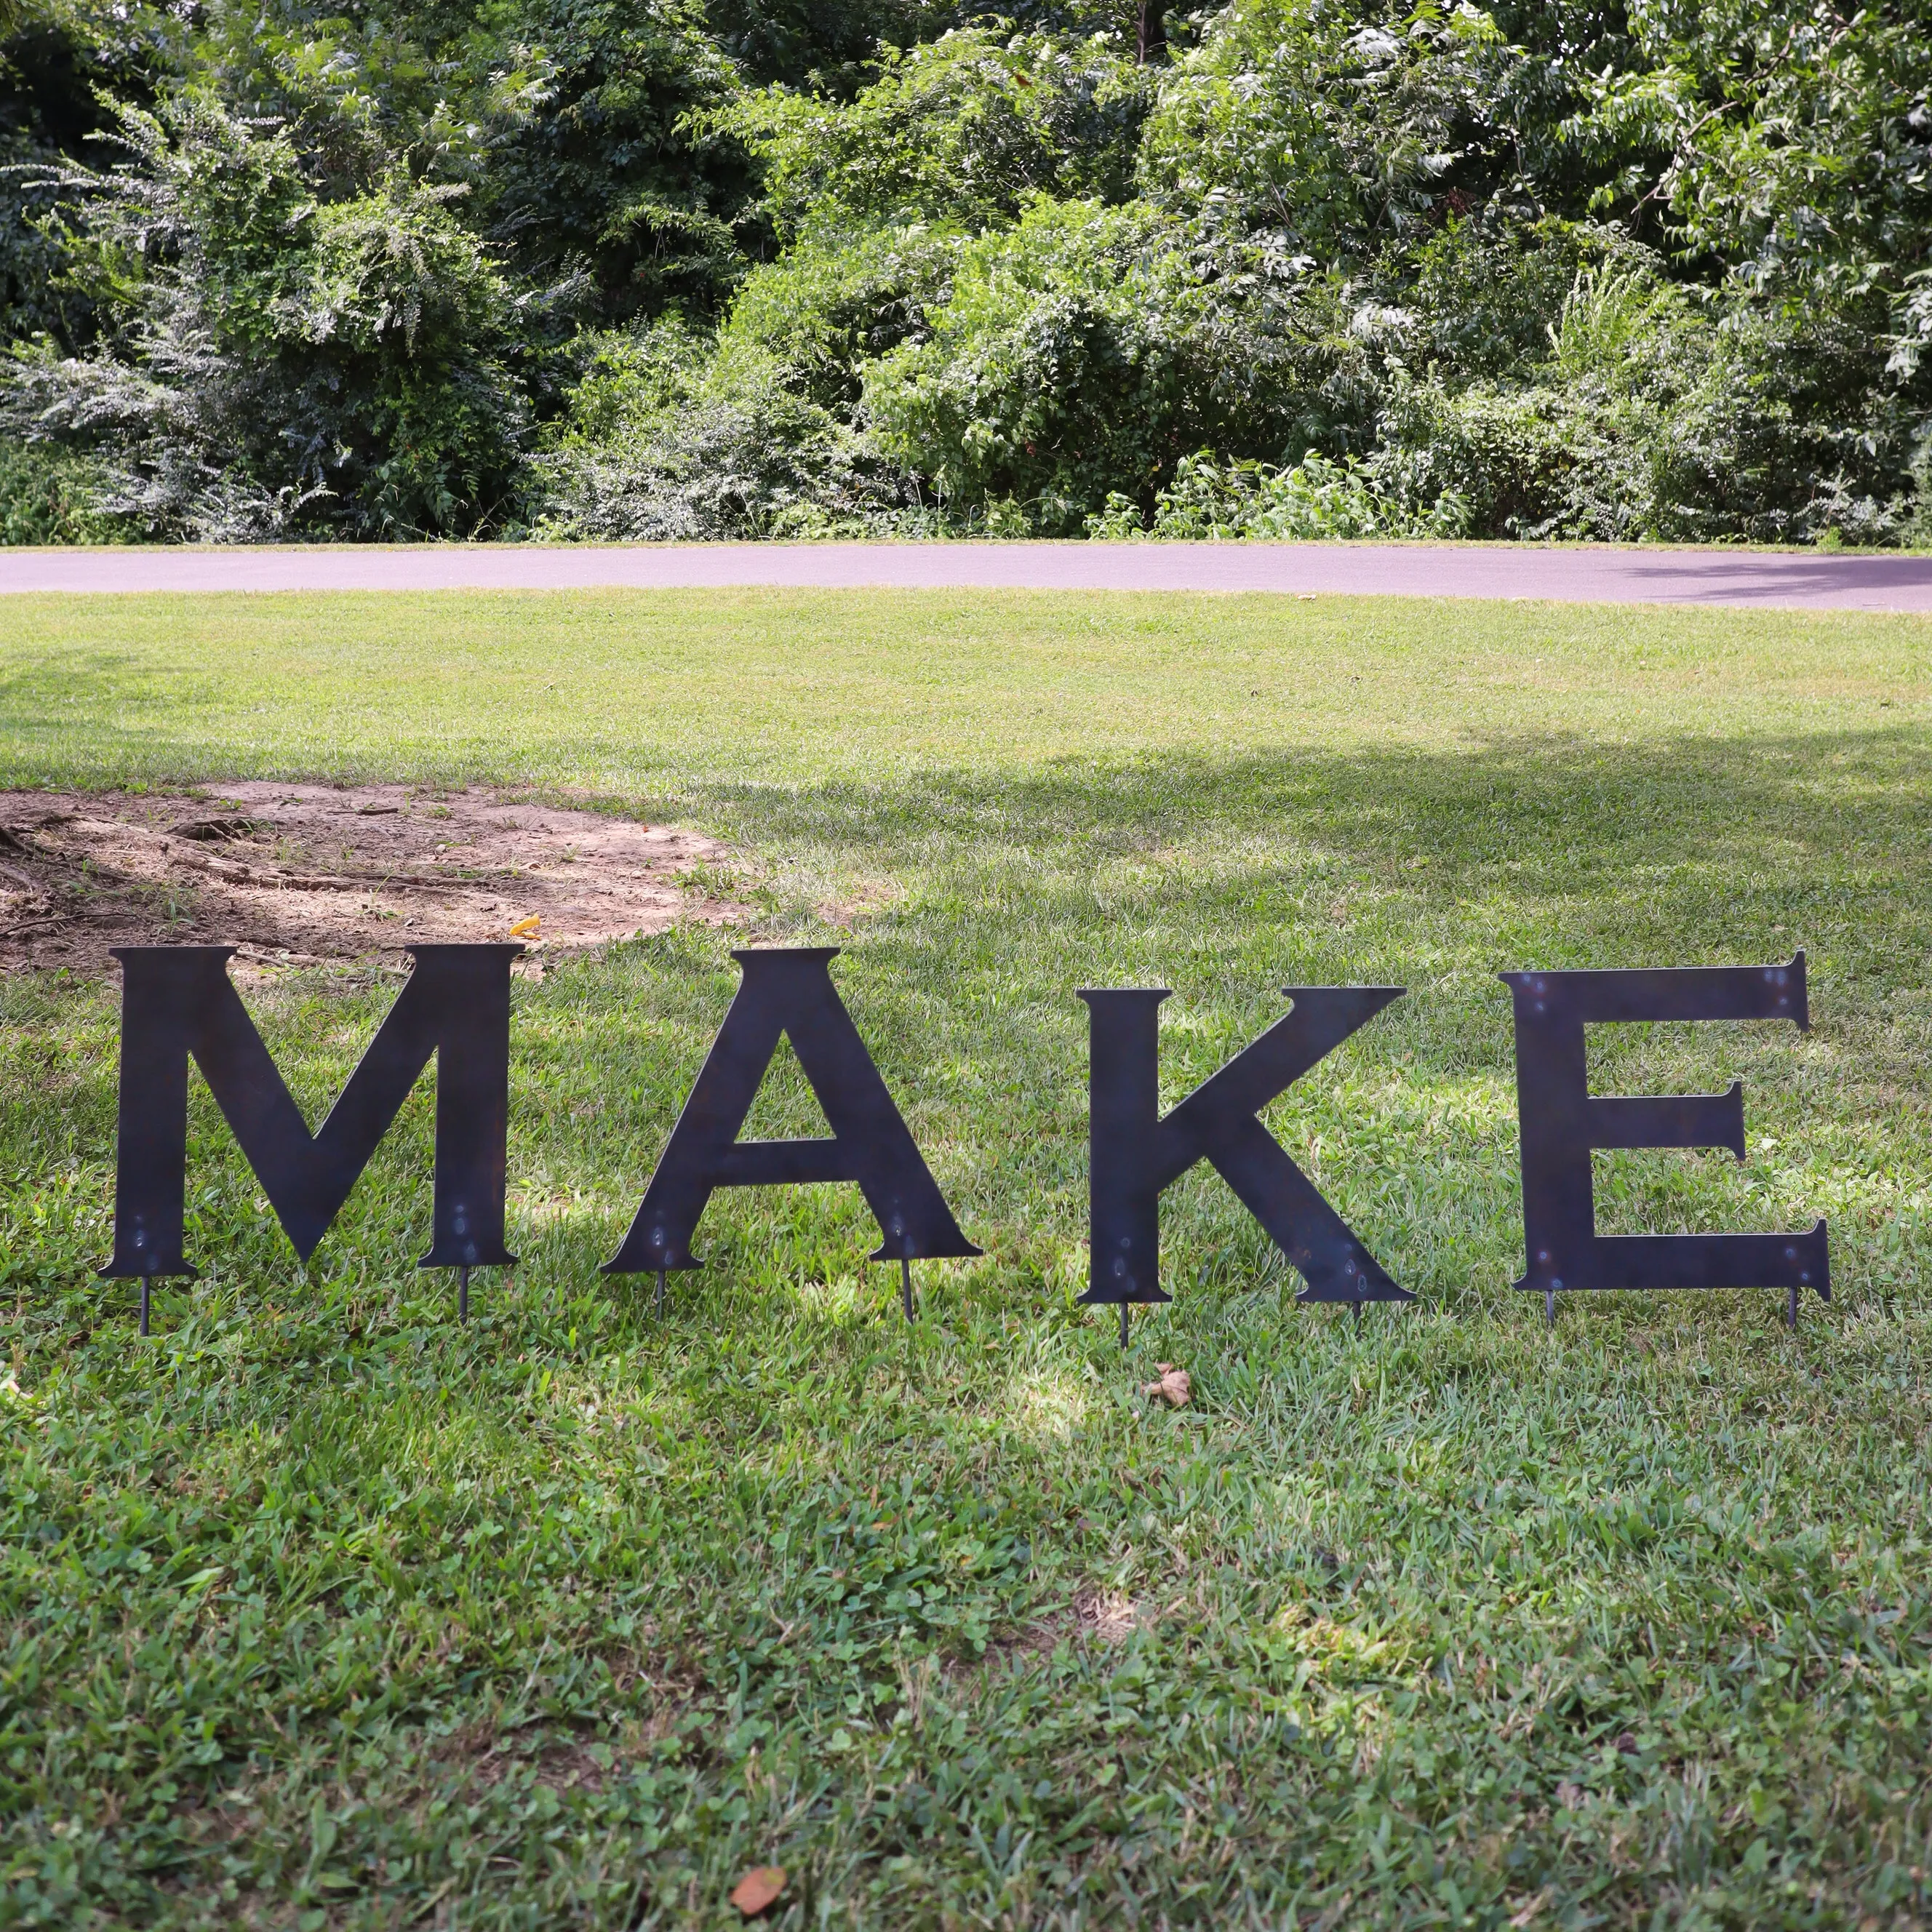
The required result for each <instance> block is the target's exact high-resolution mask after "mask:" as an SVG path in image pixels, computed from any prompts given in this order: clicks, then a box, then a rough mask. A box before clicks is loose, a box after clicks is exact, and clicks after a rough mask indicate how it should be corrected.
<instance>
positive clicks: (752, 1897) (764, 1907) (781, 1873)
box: [731, 1865, 785, 1918]
mask: <svg viewBox="0 0 1932 1932" xmlns="http://www.w3.org/2000/svg"><path fill="white" fill-rule="evenodd" d="M784 1888H785V1868H784V1866H783V1865H754V1866H753V1867H752V1868H751V1870H749V1871H748V1872H747V1873H745V1876H743V1877H742V1878H741V1879H739V1881H738V1882H737V1884H736V1885H735V1886H734V1887H733V1888H732V1892H731V1903H733V1905H735V1906H736V1907H737V1908H738V1909H739V1911H740V1912H742V1913H743V1914H744V1915H745V1917H746V1918H757V1915H758V1914H759V1913H760V1912H769V1910H770V1909H772V1906H774V1905H775V1904H776V1903H778V1894H780V1893H781V1892H782V1891H784Z"/></svg>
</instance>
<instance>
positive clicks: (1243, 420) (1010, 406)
mask: <svg viewBox="0 0 1932 1932" xmlns="http://www.w3.org/2000/svg"><path fill="white" fill-rule="evenodd" d="M1278 269H1279V265H1278V264H1277V263H1274V262H1272V261H1271V260H1269V259H1268V258H1267V257H1265V256H1262V255H1260V254H1257V253H1256V251H1253V250H1249V249H1235V248H1229V247H1227V246H1226V245H1221V244H1218V243H1217V242H1215V241H1214V239H1213V238H1211V237H1206V236H1202V233H1200V231H1199V229H1196V228H1195V227H1193V226H1191V225H1190V224H1188V223H1185V222H1183V221H1181V220H1180V219H1178V217H1175V216H1173V215H1172V214H1167V213H1165V212H1163V211H1161V210H1159V209H1157V208H1152V207H1150V206H1148V205H1146V204H1145V203H1139V204H1135V205H1132V206H1129V207H1126V208H1107V207H1105V206H1103V205H1101V204H1100V203H1098V202H1091V201H1089V202H1055V201H1050V200H1047V199H1039V200H1037V201H1035V202H1034V203H1032V204H1031V206H1029V207H1028V209H1027V211H1026V212H1025V214H1024V215H1023V216H1022V218H1021V220H1019V223H1017V224H1016V226H1014V227H1013V229H1010V230H1005V231H1001V232H998V233H992V234H989V235H987V236H983V237H982V238H981V239H980V240H979V241H977V242H975V243H974V244H973V245H971V246H969V247H968V248H966V249H965V250H964V251H962V254H961V257H960V259H959V267H958V269H957V271H956V275H955V276H954V280H953V289H952V293H951V295H950V298H949V299H948V300H947V302H945V303H944V305H942V306H940V307H938V308H935V309H934V310H933V311H931V313H930V314H929V318H928V327H929V332H928V333H927V334H926V336H925V337H924V338H923V339H922V340H920V341H913V342H908V343H907V344H903V345H902V346H901V347H899V348H898V349H897V350H894V351H892V353H890V354H889V355H887V356H883V357H882V358H880V359H879V360H878V361H877V362H874V363H873V364H871V365H869V366H868V368H867V371H866V372H865V412H866V414H867V416H868V419H869V420H870V422H871V424H872V425H873V427H874V431H875V432H876V434H877V436H878V438H879V440H880V445H881V446H882V447H883V448H884V449H886V451H887V452H889V454H891V455H894V456H896V457H897V458H898V459H899V460H901V462H903V463H905V464H906V466H907V467H908V468H909V469H913V470H914V471H916V472H918V473H919V474H920V475H924V476H927V477H929V478H932V481H933V484H934V487H935V489H936V490H937V491H938V493H939V494H940V495H941V498H942V499H944V500H948V501H950V502H953V503H955V504H965V505H978V504H981V503H984V502H990V501H995V500H1002V499H1010V500H1011V501H1013V502H1016V503H1018V504H1019V505H1022V507H1023V508H1024V511H1025V517H1026V522H1027V526H1028V528H1029V529H1033V530H1034V531H1037V532H1042V533H1045V534H1049V535H1052V534H1061V533H1076V534H1077V533H1078V532H1079V531H1080V530H1081V529H1082V528H1084V526H1085V520H1086V518H1087V517H1088V514H1090V513H1091V512H1092V511H1096V510H1097V509H1098V508H1100V506H1101V505H1103V504H1104V503H1105V502H1106V500H1107V499H1108V497H1109V495H1110V494H1114V493H1121V494H1124V495H1127V496H1130V497H1133V498H1134V499H1136V500H1137V501H1142V502H1148V503H1151V502H1152V499H1153V498H1154V494H1155V493H1156V491H1157V490H1158V489H1159V487H1160V485H1161V484H1162V483H1163V481H1166V478H1168V477H1169V475H1171V474H1172V469H1173V466H1174V465H1175V463H1176V462H1178V460H1180V458H1181V457H1182V456H1183V455H1186V454H1188V453H1190V452H1193V451H1195V450H1197V449H1202V448H1203V447H1208V448H1220V449H1226V448H1228V447H1229V446H1230V444H1231V443H1232V444H1233V445H1234V446H1235V447H1237V448H1240V449H1254V448H1255V447H1256V446H1258V445H1259V446H1261V447H1262V448H1264V449H1270V452H1271V454H1272V453H1274V452H1279V451H1280V449H1281V448H1282V447H1283V446H1284V445H1286V444H1292V443H1294V442H1295V441H1296V440H1301V441H1302V442H1303V443H1304V446H1305V444H1306V441H1307V433H1308V431H1309V430H1310V428H1311V427H1312V426H1314V425H1320V426H1321V427H1322V428H1329V427H1331V426H1332V425H1333V423H1334V422H1335V420H1336V419H1337V418H1340V417H1346V416H1347V415H1348V413H1349V411H1350V410H1351V408H1352V407H1359V402H1360V398H1358V397H1355V396H1352V395H1351V393H1350V389H1349V380H1348V378H1349V374H1350V373H1351V370H1352V366H1353V365H1355V364H1356V363H1358V362H1359V357H1358V355H1357V354H1356V353H1355V349H1354V347H1353V346H1352V344H1350V343H1349V340H1348V338H1347V336H1346V332H1345V331H1344V329H1343V327H1342V326H1341V323H1340V314H1339V311H1338V310H1337V304H1336V299H1335V296H1336V292H1335V290H1334V288H1333V287H1332V286H1331V284H1328V283H1327V282H1325V281H1321V280H1319V279H1313V278H1304V277H1298V276H1295V275H1294V274H1293V273H1292V272H1287V273H1280V272H1277V271H1278Z"/></svg>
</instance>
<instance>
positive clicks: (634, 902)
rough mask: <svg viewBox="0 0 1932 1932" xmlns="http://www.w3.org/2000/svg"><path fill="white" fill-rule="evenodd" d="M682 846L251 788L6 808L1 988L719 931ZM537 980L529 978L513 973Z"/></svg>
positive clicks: (664, 834) (385, 800) (707, 844)
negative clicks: (229, 959) (212, 963)
mask: <svg viewBox="0 0 1932 1932" xmlns="http://www.w3.org/2000/svg"><path fill="white" fill-rule="evenodd" d="M727 856H728V854H727V852H726V850H725V848H724V847H722V846H721V845H719V844H716V843H715V841H712V840H710V839H708V838H701V837H700V836H698V835H697V834H696V833H694V832H674V831H671V830H669V829H666V828H665V827H664V826H652V825H640V824H639V823H637V821H636V820H632V819H626V818H616V817H610V816H609V815H608V814H605V813H603V812H595V811H568V810H565V809H562V808H559V807H557V806H555V805H526V804H521V803H518V802H515V801H514V800H512V799H508V798H505V797H504V796H501V795H499V794H498V793H494V792H490V791H487V790H454V791H441V790H428V789H424V788H419V787H412V786H405V785H359V786H347V787H335V786H332V785H317V784H269V783H265V782H260V781H253V780H251V781H237V782H236V783H234V784H228V785H224V786H222V787H220V788H219V789H218V790H217V789H212V788H211V789H208V790H196V791H194V792H192V793H175V794H162V793H145V794H129V793H116V792H84V793H65V792H47V791H11V792H0V970H5V971H15V970H18V969H20V968H25V967H37V968H57V967H67V968H70V969H71V970H72V971H75V972H78V973H86V974H106V973H108V972H110V971H112V970H113V965H114V962H113V959H111V958H110V956H109V948H110V947H115V946H153V945H167V944H196V945H210V944H221V945H233V946H235V947H237V949H238V952H239V960H240V962H241V963H242V965H244V966H245V967H246V966H247V965H257V966H263V967H266V966H270V965H312V964H314V963H316V962H319V961H321V960H325V959H371V958H372V957H377V956H383V955H388V956H390V957H391V958H392V959H394V960H395V963H397V964H398V965H400V964H401V963H402V962H401V958H400V956H401V951H402V949H403V948H404V947H406V946H413V945H416V944H419V943H420V942H422V941H480V940H502V939H508V938H517V939H520V940H522V941H523V942H524V944H526V945H527V946H529V947H530V948H531V953H530V954H529V956H528V963H529V966H530V968H532V970H536V971H541V959H542V958H543V957H544V955H546V954H550V955H554V954H555V953H557V952H559V950H568V949H572V948H580V947H593V946H598V945H602V944H605V943H607V942H608V941H612V940H616V939H628V938H632V937H633V936H634V935H637V934H640V933H649V932H661V931H662V930H663V929H664V928H665V927H666V926H670V925H673V924H674V923H676V922H678V921H679V920H695V921H698V922H703V923H706V924H710V925H723V924H726V923H728V922H730V921H732V920H733V919H735V918H736V917H738V916H741V915H742V911H743V908H742V907H738V906H735V905H733V904H730V903H729V902H727V901H724V900H721V899H718V898H712V897H711V896H709V895H708V894H707V893H706V892H705V891H704V890H703V888H702V886H700V883H699V882H698V880H697V879H695V878H694V877H692V876H691V874H692V870H693V868H694V867H697V866H699V865H702V864H703V863H705V862H715V861H717V860H719V859H724V858H726V857H727ZM525 963H526V962H519V965H524V964H525Z"/></svg>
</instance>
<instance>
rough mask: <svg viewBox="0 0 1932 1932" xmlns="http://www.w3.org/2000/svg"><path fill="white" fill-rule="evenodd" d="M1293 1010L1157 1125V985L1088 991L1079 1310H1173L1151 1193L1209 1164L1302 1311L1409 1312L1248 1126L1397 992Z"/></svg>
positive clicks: (1305, 1003) (1271, 1143)
mask: <svg viewBox="0 0 1932 1932" xmlns="http://www.w3.org/2000/svg"><path fill="white" fill-rule="evenodd" d="M1286 993H1287V996H1288V998H1289V999H1291V1000H1292V1001H1294V1002H1295V1005H1294V1009H1293V1010H1292V1012H1290V1013H1289V1015H1288V1016H1287V1017H1286V1019H1282V1020H1279V1021H1277V1022H1276V1023H1275V1025H1273V1026H1271V1028H1269V1029H1268V1031H1267V1032H1266V1033H1265V1034H1262V1037H1260V1039H1259V1040H1256V1041H1255V1042H1254V1043H1253V1045H1252V1046H1248V1047H1247V1048H1245V1049H1244V1050H1243V1051H1242V1052H1240V1053H1238V1054H1237V1055H1235V1058H1233V1059H1232V1060H1231V1061H1229V1062H1228V1064H1227V1065H1226V1066H1225V1067H1223V1068H1222V1069H1221V1070H1220V1071H1219V1072H1218V1073H1214V1074H1212V1075H1211V1076H1209V1077H1208V1079H1206V1080H1205V1081H1203V1082H1202V1084H1201V1085H1199V1087H1197V1088H1196V1089H1195V1090H1194V1091H1193V1093H1192V1094H1189V1095H1188V1097H1187V1099H1186V1100H1183V1101H1182V1102H1181V1103H1180V1105H1179V1106H1177V1107H1176V1108H1175V1109H1174V1111H1173V1112H1172V1113H1170V1114H1169V1115H1168V1116H1167V1118H1166V1119H1165V1120H1162V1119H1161V1118H1159V1116H1160V1003H1161V1001H1163V1000H1164V999H1166V998H1167V997H1168V995H1167V992H1166V990H1165V989H1162V988H1159V987H1133V988H1127V989H1100V988H1088V989H1083V990H1082V993H1081V995H1080V997H1081V998H1082V999H1083V1000H1085V1001H1086V1002H1087V1006H1088V1016H1089V1017H1088V1034H1089V1040H1090V1046H1089V1068H1090V1071H1089V1075H1088V1080H1089V1088H1090V1101H1089V1105H1090V1109H1091V1117H1090V1126H1089V1129H1088V1133H1089V1140H1090V1153H1091V1182H1090V1186H1091V1222H1092V1225H1091V1245H1092V1254H1091V1273H1090V1275H1089V1284H1090V1285H1089V1286H1088V1290H1087V1292H1086V1293H1085V1295H1082V1297H1081V1298H1080V1299H1081V1301H1082V1302H1083V1303H1091V1302H1118V1303H1120V1304H1121V1337H1122V1340H1123V1341H1124V1340H1125V1339H1126V1335H1127V1304H1129V1303H1131V1302H1137V1301H1141V1302H1160V1301H1169V1300H1171V1299H1172V1297H1170V1296H1169V1295H1167V1294H1166V1293H1165V1292H1163V1289H1162V1288H1161V1286H1160V1196H1161V1190H1163V1188H1165V1187H1167V1186H1169V1184H1170V1183H1172V1182H1173V1181H1177V1180H1178V1179H1179V1178H1180V1177H1181V1175H1184V1173H1186V1172H1187V1170H1188V1169H1190V1167H1192V1166H1193V1165H1194V1164H1195V1163H1196V1161H1200V1160H1205V1161H1208V1162H1209V1163H1211V1165H1212V1166H1214V1169H1215V1171H1216V1172H1217V1173H1218V1174H1219V1175H1220V1176H1221V1178H1222V1179H1223V1180H1224V1181H1226V1182H1227V1184H1228V1185H1229V1187H1232V1189H1233V1190H1235V1194H1236V1195H1237V1196H1238V1197H1239V1198H1240V1199H1241V1203H1242V1205H1243V1206H1244V1207H1245V1208H1247V1211H1249V1213H1250V1214H1252V1215H1253V1216H1254V1217H1255V1219H1256V1220H1258V1221H1259V1222H1260V1223H1261V1224H1262V1226H1263V1227H1264V1228H1265V1229H1267V1230H1268V1233H1269V1234H1270V1235H1271V1236H1272V1237H1273V1238H1274V1241H1275V1243H1276V1244H1277V1246H1278V1247H1280V1249H1281V1251H1282V1252H1283V1254H1285V1255H1286V1256H1287V1257H1288V1259H1289V1262H1291V1263H1292V1265H1293V1266H1294V1268H1295V1270H1296V1271H1297V1272H1298V1273H1299V1274H1301V1277H1303V1279H1304V1280H1305V1281H1306V1282H1307V1284H1308V1286H1307V1288H1306V1289H1304V1291H1303V1292H1302V1293H1301V1295H1300V1296H1299V1297H1298V1300H1300V1301H1345V1302H1349V1301H1352V1302H1355V1303H1356V1304H1361V1303H1362V1302H1364V1301H1414V1300H1415V1296H1413V1295H1411V1294H1409V1292H1407V1291H1406V1290H1405V1289H1400V1288H1398V1287H1397V1286H1396V1285H1395V1283H1394V1282H1393V1281H1391V1280H1390V1279H1389V1277H1388V1275H1387V1274H1385V1272H1384V1271H1383V1269H1382V1265H1381V1264H1380V1263H1379V1262H1377V1261H1376V1259H1375V1257H1374V1256H1373V1255H1371V1254H1370V1253H1369V1251H1368V1250H1367V1248H1365V1247H1364V1246H1363V1245H1362V1244H1361V1241H1359V1240H1358V1238H1356V1235H1355V1232H1354V1230H1353V1229H1351V1228H1350V1227H1349V1225H1348V1223H1346V1222H1345V1221H1344V1220H1343V1219H1342V1217H1340V1215H1339V1214H1337V1213H1336V1212H1335V1211H1334V1208H1331V1207H1330V1206H1329V1205H1328V1202H1326V1201H1325V1200H1324V1199H1322V1196H1321V1195H1320V1194H1319V1193H1318V1192H1317V1191H1316V1188H1315V1187H1314V1186H1313V1184H1312V1183H1311V1182H1310V1181H1309V1179H1308V1177H1307V1175H1304V1173H1303V1172H1301V1169H1300V1168H1298V1167H1297V1166H1295V1163H1294V1162H1293V1161H1292V1160H1290V1159H1289V1157H1288V1155H1287V1154H1286V1153H1285V1152H1284V1151H1283V1149H1282V1146H1281V1144H1280V1142H1278V1141H1277V1140H1276V1139H1275V1138H1274V1136H1273V1135H1272V1134H1271V1133H1269V1132H1268V1130H1267V1129H1266V1128H1265V1127H1263V1126H1262V1124H1261V1122H1260V1121H1259V1120H1257V1119H1256V1118H1255V1116H1256V1115H1257V1114H1258V1113H1259V1112H1260V1111H1261V1109H1262V1108H1264V1107H1265V1106H1267V1105H1268V1103H1269V1102H1270V1101H1271V1100H1273V1099H1274V1097H1275V1096H1276V1095H1277V1094H1280V1093H1281V1092H1283V1091H1284V1090H1285V1089H1286V1088H1288V1087H1289V1086H1290V1085H1292V1084H1293V1083H1294V1082H1295V1081H1297V1080H1298V1079H1300V1078H1301V1076H1302V1075H1303V1074H1304V1073H1307V1071H1308V1070H1309V1069H1310V1067H1313V1066H1314V1065H1315V1064H1316V1062H1317V1061H1319V1060H1320V1059H1322V1057H1323V1056H1324V1055H1326V1054H1328V1053H1329V1052H1332V1051H1333V1050H1334V1049H1335V1048H1336V1047H1337V1046H1340V1044H1341V1043H1342V1042H1343V1040H1346V1039H1347V1038H1348V1037H1349V1035H1350V1034H1352V1033H1353V1032H1355V1031H1356V1029H1357V1028H1359V1027H1361V1026H1364V1025H1367V1022H1369V1021H1370V1020H1371V1019H1373V1018H1374V1016H1376V1014H1377V1013H1380V1012H1381V1011H1382V1009H1383V1007H1386V1006H1388V1005H1389V1004H1391V1002H1392V1001H1396V1000H1399V999H1400V998H1401V997H1402V995H1403V989H1402V988H1401V987H1400V986H1290V987H1289V988H1287V989H1286Z"/></svg>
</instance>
